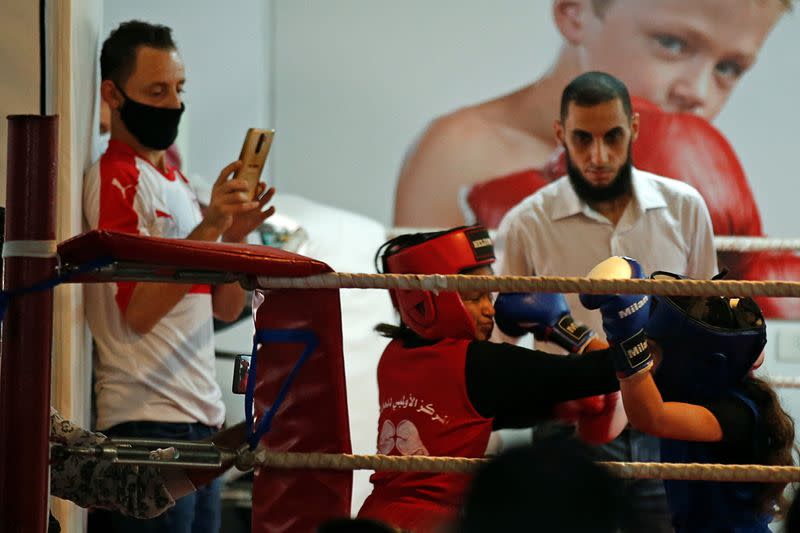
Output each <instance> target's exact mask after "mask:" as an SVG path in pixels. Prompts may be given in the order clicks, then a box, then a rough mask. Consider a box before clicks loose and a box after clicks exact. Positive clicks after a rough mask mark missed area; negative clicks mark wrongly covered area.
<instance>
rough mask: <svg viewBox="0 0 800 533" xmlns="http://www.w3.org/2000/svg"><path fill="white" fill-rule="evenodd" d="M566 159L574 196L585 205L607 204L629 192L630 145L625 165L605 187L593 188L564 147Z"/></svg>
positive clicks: (631, 177) (631, 178) (631, 179)
mask: <svg viewBox="0 0 800 533" xmlns="http://www.w3.org/2000/svg"><path fill="white" fill-rule="evenodd" d="M564 150H565V151H566V154H565V155H566V159H567V176H569V182H570V183H571V184H572V188H573V189H574V190H575V194H577V195H578V198H580V199H581V200H583V201H584V202H586V203H589V204H591V203H595V202H607V201H609V200H613V199H615V198H619V197H620V196H623V195H625V194H628V192H630V190H631V185H632V181H633V173H632V171H631V169H632V168H633V162H632V160H631V145H630V143H629V144H628V158H627V160H626V161H625V163H624V164H623V165H622V166H621V167H620V169H619V171H618V172H617V175H616V176H615V177H614V179H613V180H612V181H611V183H609V184H608V185H607V186H605V187H595V186H594V185H592V183H591V182H590V181H589V180H587V179H586V176H584V175H583V173H582V172H581V171H580V170H579V169H578V167H576V166H575V165H574V164H573V163H572V158H571V157H570V155H569V149H567V147H566V146H565V147H564Z"/></svg>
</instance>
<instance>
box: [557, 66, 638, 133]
mask: <svg viewBox="0 0 800 533" xmlns="http://www.w3.org/2000/svg"><path fill="white" fill-rule="evenodd" d="M617 99H619V100H620V102H622V109H624V110H625V115H627V117H628V118H631V117H632V116H633V108H632V107H631V97H630V95H629V94H628V88H627V87H625V84H624V83H622V82H621V81H619V80H618V79H617V78H615V77H614V76H612V75H611V74H606V73H605V72H597V71H592V72H585V73H583V74H581V75H580V76H578V77H577V78H575V79H574V80H572V81H571V82H569V84H568V85H567V86H566V87H564V92H563V93H561V122H564V121H565V120H567V113H568V111H569V104H570V103H572V102H575V105H579V106H581V107H592V106H596V105H598V104H603V103H605V102H610V101H612V100H617Z"/></svg>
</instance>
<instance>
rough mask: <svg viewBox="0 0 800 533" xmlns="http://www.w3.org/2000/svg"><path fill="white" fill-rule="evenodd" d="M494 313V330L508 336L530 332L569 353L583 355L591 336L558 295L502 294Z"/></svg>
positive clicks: (518, 335) (499, 296)
mask: <svg viewBox="0 0 800 533" xmlns="http://www.w3.org/2000/svg"><path fill="white" fill-rule="evenodd" d="M494 310H495V317H494V319H495V323H496V324H497V327H498V328H500V331H502V332H503V333H505V334H506V335H510V336H511V337H520V336H522V335H524V334H525V333H527V332H531V333H533V336H534V338H536V340H538V341H548V342H553V343H555V344H557V345H559V346H561V347H562V348H564V349H565V350H567V351H568V352H572V353H581V352H583V350H584V349H585V348H586V345H587V344H589V341H591V340H592V338H593V337H594V332H593V331H592V330H591V329H589V328H587V327H586V326H584V325H583V324H579V323H577V322H575V320H574V319H573V318H572V315H571V314H570V310H569V306H568V305H567V301H566V300H565V299H564V296H563V295H561V294H557V293H544V292H509V293H501V294H500V295H498V296H497V300H495V302H494Z"/></svg>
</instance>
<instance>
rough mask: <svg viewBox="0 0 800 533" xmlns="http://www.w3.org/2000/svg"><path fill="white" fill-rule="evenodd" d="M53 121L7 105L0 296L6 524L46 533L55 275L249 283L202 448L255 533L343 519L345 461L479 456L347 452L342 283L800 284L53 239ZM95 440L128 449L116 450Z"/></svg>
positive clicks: (707, 471)
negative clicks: (427, 269)
mask: <svg viewBox="0 0 800 533" xmlns="http://www.w3.org/2000/svg"><path fill="white" fill-rule="evenodd" d="M55 128H56V121H55V119H54V118H53V117H14V118H12V119H11V120H10V127H9V153H10V157H9V172H8V189H7V191H8V198H9V200H8V211H7V222H6V242H5V244H4V250H3V256H4V261H5V263H4V265H5V268H4V273H5V275H4V279H3V293H2V299H0V303H2V306H0V309H3V308H4V306H5V305H6V304H7V313H6V315H5V321H4V323H3V329H2V358H1V359H0V513H2V516H3V517H4V520H3V521H2V523H0V531H2V532H5V531H14V532H16V531H25V532H43V531H45V530H46V523H47V521H46V513H47V495H48V484H47V481H48V460H49V452H50V448H49V406H50V357H51V338H52V313H53V305H52V288H53V287H54V286H55V285H56V284H58V283H102V282H110V281H122V280H125V281H134V280H135V281H161V282H165V281H167V282H175V283H192V284H194V283H213V284H218V283H240V284H241V285H242V286H243V287H245V288H248V289H253V290H256V291H259V292H260V294H261V295H262V296H263V303H261V304H260V306H259V307H258V308H257V310H256V312H255V323H256V339H255V340H256V342H255V348H254V351H253V359H252V364H251V366H250V369H249V376H248V380H247V394H246V396H245V402H244V403H245V406H246V408H245V414H246V417H247V422H248V428H249V437H248V443H247V445H245V446H243V447H242V448H240V449H239V450H233V451H231V450H227V451H225V450H206V451H209V452H214V453H218V455H220V456H221V455H223V454H224V453H228V454H233V456H234V460H235V463H236V465H237V467H239V468H240V469H249V468H254V469H255V477H254V486H253V501H254V505H253V531H254V532H257V533H262V532H267V531H269V532H276V531H277V532H293V531H313V530H314V529H315V528H316V527H317V526H318V525H319V524H320V523H322V522H324V521H325V520H327V519H329V518H337V517H342V516H348V515H349V513H350V496H351V486H352V470H354V469H388V470H405V471H437V472H469V471H472V470H473V469H474V468H476V467H477V466H479V465H480V464H482V463H483V462H484V460H482V459H466V458H445V457H424V456H411V457H394V456H391V457H390V456H381V455H374V456H355V455H352V454H351V453H350V452H351V449H350V434H349V423H348V412H347V401H346V385H345V378H344V354H343V350H342V327H341V311H340V302H339V289H341V288H384V289H390V288H391V289H424V290H465V289H480V290H489V291H500V292H507V291H514V292H522V291H547V292H562V293H576V292H580V293H594V294H604V293H627V294H667V295H687V296H688V295H705V296H711V295H720V296H781V297H800V282H789V281H785V282H784V281H739V280H717V281H707V280H649V279H631V280H619V279H617V280H607V279H588V278H565V277H511V276H503V277H499V276H498V277H495V276H461V275H403V274H347V273H336V272H333V271H332V269H331V268H330V267H328V266H327V265H326V264H325V263H322V262H320V261H317V260H314V259H311V258H307V257H303V256H300V255H296V254H292V253H289V252H285V251H282V250H278V249H275V248H270V247H266V246H254V245H235V244H225V243H207V242H197V241H186V240H170V239H162V238H156V237H143V236H138V235H127V234H120V233H112V232H103V231H91V232H88V233H85V234H82V235H79V236H77V237H74V238H71V239H69V240H67V241H64V242H62V243H60V244H58V245H56V243H55V242H54V236H55V231H54V230H55V208H54V205H55V202H54V183H55V181H54V180H55V164H54V161H55V154H56V147H55V141H54V139H55V135H56V132H55ZM42 206H44V209H42ZM378 355H379V354H376V357H378ZM32 369H33V370H32ZM794 382H796V381H794V378H788V380H787V381H786V383H788V384H791V383H794ZM23 398H24V406H23V405H21V399H23ZM21 435H22V436H24V438H23V437H21ZM173 444H174V443H173ZM112 445H113V441H112ZM187 446H188V447H191V446H189V445H187ZM68 451H69V450H68ZM84 451H85V450H84ZM95 452H97V456H102V457H105V458H107V459H108V460H112V461H118V462H124V458H123V457H122V456H121V455H120V454H119V453H117V452H119V450H114V449H113V447H112V449H107V450H100V451H95ZM112 452H113V453H112ZM103 453H106V454H107V455H102V454H103ZM189 455H191V454H189ZM172 459H174V456H172ZM138 462H139V463H151V464H152V463H156V464H159V462H160V464H162V465H163V466H165V467H168V466H169V465H170V464H173V463H175V464H183V465H186V464H189V463H186V462H184V463H180V461H178V462H177V463H176V462H175V461H173V462H172V463H170V457H169V456H165V457H160V456H151V457H148V458H146V459H141V460H139V461H138ZM207 463H208V464H205V466H211V463H213V461H210V462H207ZM215 464H216V463H215ZM605 464H606V465H607V466H608V467H609V468H611V469H612V471H613V472H615V473H617V474H618V475H620V476H624V477H639V478H663V479H710V480H717V481H798V480H800V468H798V467H781V466H763V465H707V464H703V465H694V464H692V465H682V464H681V465H670V464H662V463H645V464H642V463H605ZM198 465H200V466H203V465H204V463H203V462H202V461H201V462H200V463H198Z"/></svg>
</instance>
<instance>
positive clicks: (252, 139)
mask: <svg viewBox="0 0 800 533" xmlns="http://www.w3.org/2000/svg"><path fill="white" fill-rule="evenodd" d="M274 136H275V130H263V129H259V128H250V129H249V130H247V135H245V137H244V144H242V152H241V154H240V155H239V160H240V161H241V162H242V166H241V167H240V168H239V170H237V171H236V172H235V173H234V175H233V177H234V178H244V179H245V180H246V181H247V183H248V184H249V186H250V189H249V190H250V198H251V199H252V198H253V197H254V196H255V193H256V186H257V185H258V182H259V180H260V179H261V172H262V171H263V170H264V164H265V163H266V161H267V155H269V149H270V147H271V146H272V138H273V137H274Z"/></svg>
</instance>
